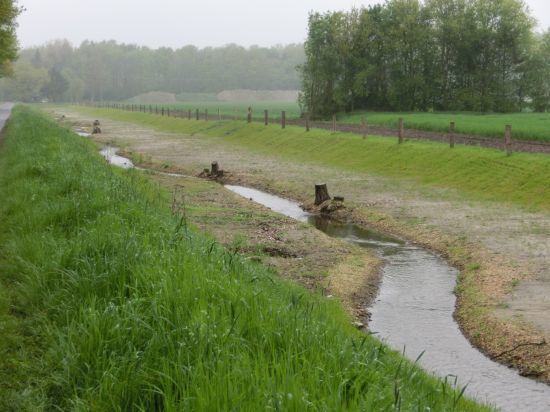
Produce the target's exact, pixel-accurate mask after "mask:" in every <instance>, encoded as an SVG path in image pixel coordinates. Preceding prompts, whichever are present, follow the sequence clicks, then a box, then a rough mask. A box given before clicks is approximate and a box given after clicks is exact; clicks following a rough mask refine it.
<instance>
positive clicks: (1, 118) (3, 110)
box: [0, 103, 14, 139]
mask: <svg viewBox="0 0 550 412" xmlns="http://www.w3.org/2000/svg"><path fill="white" fill-rule="evenodd" d="M13 106H14V104H13V103H0V139H1V136H2V130H3V129H4V126H5V125H6V121H7V120H8V119H9V117H10V115H11V110H12V109H13Z"/></svg>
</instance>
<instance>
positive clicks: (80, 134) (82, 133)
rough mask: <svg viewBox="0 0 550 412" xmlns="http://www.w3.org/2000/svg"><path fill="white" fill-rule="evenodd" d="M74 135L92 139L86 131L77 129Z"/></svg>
mask: <svg viewBox="0 0 550 412" xmlns="http://www.w3.org/2000/svg"><path fill="white" fill-rule="evenodd" d="M74 133H76V134H77V135H79V136H80V137H90V136H91V134H90V133H88V132H87V131H86V130H84V129H75V130H74Z"/></svg>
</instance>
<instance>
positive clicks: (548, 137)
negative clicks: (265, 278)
mask: <svg viewBox="0 0 550 412" xmlns="http://www.w3.org/2000/svg"><path fill="white" fill-rule="evenodd" d="M145 106H147V107H148V106H149V105H145ZM152 106H153V108H154V107H155V106H158V107H159V108H160V107H166V108H170V109H177V110H183V111H187V110H191V111H192V116H193V118H195V110H196V109H199V111H200V115H201V118H202V116H204V111H205V110H208V113H209V116H210V117H211V118H212V119H214V117H215V116H216V115H217V113H218V109H219V110H220V113H221V114H222V115H224V116H238V118H239V119H246V116H247V112H248V107H252V115H253V117H254V119H255V120H263V118H264V110H266V109H267V110H269V116H270V118H272V119H278V118H280V116H281V111H282V110H285V111H286V117H287V119H297V118H299V117H300V115H301V110H300V107H299V106H298V104H297V103H289V102H244V103H242V102H212V101H207V102H181V103H164V104H158V105H155V104H153V105H152ZM362 117H365V119H367V121H368V123H369V124H370V125H373V126H381V127H388V128H394V129H396V128H397V127H398V125H399V118H400V117H403V119H404V121H405V128H410V129H416V130H426V131H431V132H442V133H447V132H448V131H449V123H450V122H455V130H456V132H457V133H462V134H470V135H476V136H486V137H496V138H502V137H503V136H504V128H505V127H506V125H508V124H510V125H512V129H513V137H514V139H518V140H533V141H540V142H550V114H549V113H504V114H501V113H468V112H436V113H419V112H414V113H411V112H403V113H396V112H354V113H341V114H339V115H338V122H340V123H357V124H359V123H361V118H362Z"/></svg>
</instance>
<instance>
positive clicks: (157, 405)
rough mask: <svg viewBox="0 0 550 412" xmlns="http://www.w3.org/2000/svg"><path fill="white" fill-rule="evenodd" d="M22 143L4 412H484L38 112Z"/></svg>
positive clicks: (2, 357)
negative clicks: (206, 230) (56, 411)
mask: <svg viewBox="0 0 550 412" xmlns="http://www.w3.org/2000/svg"><path fill="white" fill-rule="evenodd" d="M6 138H7V139H6V141H5V143H4V144H3V145H2V148H1V152H0V194H1V195H2V199H3V201H2V202H1V203H0V217H1V218H0V281H1V283H2V286H3V288H2V289H1V290H2V294H0V325H1V334H2V337H3V339H2V340H1V341H0V409H1V410H18V411H19V410H40V409H52V408H54V407H57V408H60V409H62V410H66V409H77V410H131V409H132V410H136V409H139V410H177V409H183V408H185V409H189V410H229V409H232V408H233V409H237V410H258V409H261V410H265V409H277V410H279V409H285V410H305V409H311V410H313V409H315V410H343V409H347V410H382V409H383V410H386V409H388V410H389V409H393V408H394V406H395V405H400V406H401V407H402V409H403V410H425V409H426V408H427V407H429V408H430V410H452V409H455V407H456V408H458V409H460V410H478V409H480V408H479V407H478V406H476V405H474V404H472V403H470V402H468V401H465V400H464V399H461V398H460V396H459V394H458V393H457V392H454V391H451V390H450V389H449V388H448V387H446V386H445V385H443V384H442V383H440V382H438V381H437V380H435V379H433V378H430V377H428V376H426V375H425V374H424V373H422V372H421V371H419V370H418V369H417V368H416V367H415V366H414V365H412V364H410V363H409V362H406V361H403V360H402V359H401V358H400V357H399V356H398V355H397V354H395V353H393V352H390V351H389V350H387V349H386V348H385V347H384V346H383V345H381V344H380V343H378V342H377V341H375V340H374V339H372V338H370V337H368V336H364V335H362V334H360V333H359V332H357V331H355V330H354V329H353V328H352V327H351V326H348V325H349V322H347V320H346V318H345V315H344V314H343V312H342V311H341V309H340V308H339V307H338V306H337V304H335V303H333V302H330V301H326V300H324V299H323V298H321V297H318V296H313V295H310V294H308V293H306V292H304V291H303V290H302V289H300V288H298V287H295V286H292V285H290V284H287V283H284V282H282V281H280V280H278V279H277V278H276V277H274V276H272V275H273V274H272V273H270V272H269V271H268V270H267V269H266V268H264V267H262V266H258V265H254V266H252V265H251V264H249V263H245V262H244V261H242V260H241V259H240V258H239V257H238V256H235V255H233V254H231V253H229V252H227V251H226V250H224V249H222V248H221V247H219V246H217V245H216V244H214V243H212V241H210V240H208V239H205V238H204V237H202V236H200V235H197V234H195V233H193V232H191V231H188V230H187V229H186V226H185V224H184V223H185V222H184V220H182V219H181V216H180V217H173V216H171V215H170V214H169V213H168V211H167V210H165V208H164V207H163V206H162V205H163V204H164V203H163V202H165V199H162V198H161V197H162V196H163V194H162V193H159V192H158V191H157V190H156V189H153V188H152V186H151V185H150V184H148V183H147V181H146V180H145V179H144V178H143V177H142V176H141V175H139V173H138V172H135V171H129V172H122V171H118V170H114V169H112V168H110V167H109V166H107V165H106V164H105V163H104V162H103V161H102V160H101V159H100V158H99V156H98V155H97V154H95V153H94V148H93V146H92V145H91V144H89V143H88V142H86V141H85V140H83V139H79V138H78V137H76V136H75V135H73V134H71V133H70V132H68V131H66V130H64V129H62V128H60V127H58V126H57V125H56V124H54V123H53V122H51V121H49V120H47V119H46V118H44V117H41V116H40V115H37V114H36V113H33V112H31V111H29V110H27V109H22V108H18V109H16V111H15V113H14V115H13V117H12V119H11V121H10V122H9V125H8V128H7V132H6Z"/></svg>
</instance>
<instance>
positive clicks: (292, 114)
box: [144, 101, 301, 120]
mask: <svg viewBox="0 0 550 412" xmlns="http://www.w3.org/2000/svg"><path fill="white" fill-rule="evenodd" d="M144 106H146V108H147V109H148V108H149V106H152V108H153V110H154V109H155V107H158V108H159V110H160V108H162V107H164V108H170V110H172V109H176V110H183V111H184V112H186V113H187V111H188V110H191V111H192V113H191V115H192V117H193V119H194V118H195V110H196V109H199V111H200V116H201V118H203V117H204V112H205V110H208V116H209V117H211V118H212V119H214V118H215V116H217V114H218V109H219V110H220V114H221V115H223V116H237V118H238V119H246V117H247V114H248V108H249V107H252V117H253V118H254V119H255V120H263V118H264V110H268V111H269V117H270V118H272V119H278V118H280V117H281V112H282V111H283V110H284V111H286V117H287V119H296V118H299V117H300V114H301V111H300V106H298V103H293V102H271V101H268V102H217V101H216V102H212V101H205V102H198V101H197V102H181V103H159V104H158V105H157V104H151V105H149V104H145V105H144Z"/></svg>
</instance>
